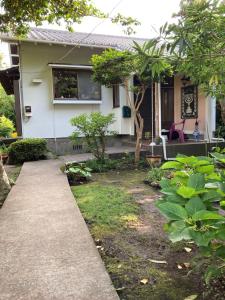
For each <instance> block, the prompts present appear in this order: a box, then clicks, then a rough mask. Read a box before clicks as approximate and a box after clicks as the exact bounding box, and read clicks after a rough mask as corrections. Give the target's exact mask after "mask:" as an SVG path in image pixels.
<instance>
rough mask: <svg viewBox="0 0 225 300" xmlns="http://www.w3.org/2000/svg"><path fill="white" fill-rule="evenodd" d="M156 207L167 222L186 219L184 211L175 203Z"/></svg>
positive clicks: (158, 204) (160, 204) (161, 204)
mask: <svg viewBox="0 0 225 300" xmlns="http://www.w3.org/2000/svg"><path fill="white" fill-rule="evenodd" d="M157 207H158V209H159V210H160V212H161V213H162V214H163V215H164V216H165V217H166V218H168V219H169V220H185V219H187V217H188V215H187V212H186V210H185V209H184V208H183V207H182V206H181V205H179V204H176V203H170V202H166V203H157Z"/></svg>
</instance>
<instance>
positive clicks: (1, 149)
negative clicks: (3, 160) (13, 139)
mask: <svg viewBox="0 0 225 300" xmlns="http://www.w3.org/2000/svg"><path fill="white" fill-rule="evenodd" d="M8 152H9V149H8V148H7V147H6V145H4V144H3V145H1V146H0V155H5V154H8Z"/></svg>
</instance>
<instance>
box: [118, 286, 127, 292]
mask: <svg viewBox="0 0 225 300" xmlns="http://www.w3.org/2000/svg"><path fill="white" fill-rule="evenodd" d="M124 289H125V287H124V286H122V287H120V288H118V289H116V290H117V291H118V292H119V291H122V290H124Z"/></svg>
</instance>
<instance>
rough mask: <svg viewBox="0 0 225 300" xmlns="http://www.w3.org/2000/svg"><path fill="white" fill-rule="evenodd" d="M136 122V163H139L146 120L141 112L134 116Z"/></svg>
mask: <svg viewBox="0 0 225 300" xmlns="http://www.w3.org/2000/svg"><path fill="white" fill-rule="evenodd" d="M134 123H135V128H136V146H135V163H138V162H139V160H140V155H141V143H142V134H143V128H144V120H143V118H142V117H141V115H140V113H139V112H136V115H135V117H134Z"/></svg>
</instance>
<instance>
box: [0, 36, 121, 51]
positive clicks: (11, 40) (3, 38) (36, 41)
mask: <svg viewBox="0 0 225 300" xmlns="http://www.w3.org/2000/svg"><path fill="white" fill-rule="evenodd" d="M0 39H1V40H2V41H3V42H6V43H10V42H12V43H13V42H14V43H15V42H17V43H20V42H28V43H36V44H49V45H50V44H52V45H64V46H77V47H87V48H98V49H108V48H113V49H117V50H119V51H121V50H122V49H121V48H119V47H118V46H110V45H109V46H104V45H101V46H100V45H95V44H80V43H68V42H56V41H43V40H38V39H34V40H33V39H29V40H28V39H18V38H13V37H1V36H0Z"/></svg>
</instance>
